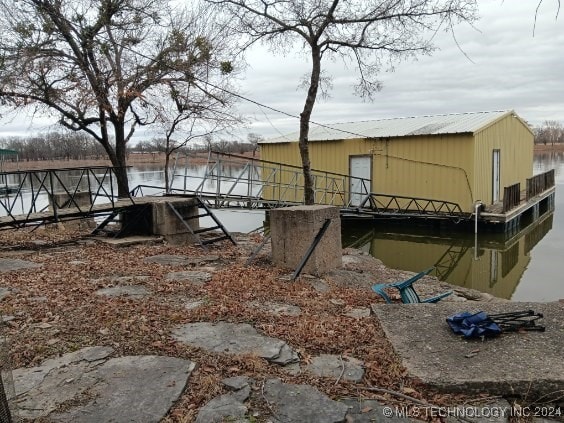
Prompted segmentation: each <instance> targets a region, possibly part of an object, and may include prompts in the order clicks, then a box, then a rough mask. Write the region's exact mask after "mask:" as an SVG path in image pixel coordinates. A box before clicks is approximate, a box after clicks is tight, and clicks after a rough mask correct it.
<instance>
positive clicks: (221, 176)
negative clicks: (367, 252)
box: [171, 152, 471, 222]
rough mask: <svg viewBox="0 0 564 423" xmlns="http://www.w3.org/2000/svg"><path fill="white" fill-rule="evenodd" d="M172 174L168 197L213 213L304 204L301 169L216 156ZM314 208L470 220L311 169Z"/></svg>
mask: <svg viewBox="0 0 564 423" xmlns="http://www.w3.org/2000/svg"><path fill="white" fill-rule="evenodd" d="M187 169H188V168H187V166H186V167H185V169H184V174H182V173H176V174H174V179H173V184H172V189H171V194H184V195H194V196H196V197H198V198H199V199H201V200H202V202H205V203H206V204H207V205H208V206H210V207H213V208H248V209H270V208H275V207H284V206H293V205H299V204H303V190H304V188H303V187H304V184H303V170H302V168H301V167H299V166H292V165H287V164H284V163H275V162H269V161H264V160H258V159H254V158H249V157H246V156H238V155H235V154H227V153H219V152H215V153H214V154H213V155H210V157H209V159H208V163H207V166H206V169H205V172H204V174H203V175H201V174H198V175H190V174H189V173H188V170H187ZM312 177H313V189H314V198H315V204H324V205H332V206H337V207H339V208H340V209H341V215H342V216H343V217H362V218H371V217H372V218H379V217H384V218H386V217H404V218H405V217H417V218H425V219H427V218H437V219H447V220H452V221H455V222H458V221H460V220H465V219H468V218H470V216H471V215H470V214H469V213H464V212H463V211H462V209H461V207H460V206H459V205H458V204H456V203H452V202H449V201H442V200H437V199H430V198H418V197H407V196H399V195H388V194H380V193H373V192H370V191H369V190H368V187H370V181H369V180H368V179H364V178H358V177H353V176H350V175H344V174H338V173H333V172H327V171H322V170H316V169H312Z"/></svg>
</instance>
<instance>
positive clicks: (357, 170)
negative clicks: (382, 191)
mask: <svg viewBox="0 0 564 423" xmlns="http://www.w3.org/2000/svg"><path fill="white" fill-rule="evenodd" d="M349 168H350V176H351V182H350V190H351V192H350V199H351V206H358V205H360V203H361V202H362V200H364V199H365V198H366V196H367V195H368V194H369V193H370V192H371V189H372V187H371V179H372V158H371V157H370V156H350V157H349ZM361 178H362V179H361Z"/></svg>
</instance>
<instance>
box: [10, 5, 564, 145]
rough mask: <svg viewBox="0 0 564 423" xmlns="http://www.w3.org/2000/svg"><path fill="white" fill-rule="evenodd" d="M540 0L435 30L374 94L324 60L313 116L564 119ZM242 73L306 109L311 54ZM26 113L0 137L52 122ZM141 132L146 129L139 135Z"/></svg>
mask: <svg viewBox="0 0 564 423" xmlns="http://www.w3.org/2000/svg"><path fill="white" fill-rule="evenodd" d="M537 4H538V2H537V0H520V1H515V0H505V1H501V0H480V1H479V5H480V16H481V18H480V20H479V21H478V22H477V23H476V24H475V28H472V27H470V26H468V25H465V26H459V27H457V28H456V37H457V41H458V44H459V45H460V48H461V49H462V50H463V51H464V53H465V54H466V55H467V56H469V59H468V58H466V57H465V56H464V54H463V53H462V52H461V51H460V48H459V47H457V45H456V43H455V41H454V40H453V39H452V37H451V36H449V35H448V34H440V35H439V36H438V37H437V43H436V44H437V47H439V48H440V50H439V51H436V52H435V53H433V54H432V55H431V56H429V57H420V58H419V59H418V60H417V61H409V62H404V63H401V64H399V65H397V66H396V68H395V70H394V71H393V72H383V73H382V74H381V75H380V80H381V81H382V82H383V85H384V87H383V89H382V91H381V92H379V93H377V94H376V96H375V101H374V102H372V103H369V102H368V103H367V102H363V101H362V100H361V99H360V98H358V97H355V96H354V95H353V88H352V86H353V85H354V82H355V80H354V77H353V76H352V72H351V71H350V70H349V69H347V67H346V66H345V65H344V64H343V63H340V62H337V63H331V62H325V63H324V68H325V69H326V70H327V71H328V74H329V75H331V76H332V77H333V89H332V91H331V93H330V94H331V97H330V98H329V99H326V100H321V99H319V100H318V102H317V103H316V105H315V109H314V112H313V116H312V120H314V121H317V122H320V123H324V124H330V123H334V122H348V121H357V120H369V119H379V118H391V117H406V116H421V115H431V114H439V113H461V112H471V111H491V110H507V109H513V110H515V111H516V112H517V113H518V114H519V115H520V116H521V117H523V118H524V119H525V120H527V121H529V122H530V123H531V124H533V125H540V124H541V123H542V122H543V121H545V120H560V121H563V122H564V11H562V13H561V14H562V16H560V17H559V18H558V19H556V13H557V8H556V6H557V4H558V0H544V1H543V3H542V5H541V7H540V10H539V15H538V18H537V23H536V30H535V33H534V36H533V25H534V21H535V19H534V18H535V9H536V7H537ZM247 62H248V69H247V70H246V73H245V74H244V79H243V80H242V81H241V82H240V87H241V89H242V94H243V95H245V96H246V97H249V98H251V99H253V100H255V101H258V102H260V103H263V104H266V105H269V106H271V107H274V108H276V109H280V110H283V111H285V112H288V113H291V114H293V115H299V113H300V111H301V109H302V107H303V102H304V99H305V91H304V90H303V89H298V88H297V87H298V85H299V81H300V79H301V78H302V76H303V75H304V74H305V73H306V72H308V63H307V61H306V59H304V57H303V56H301V55H298V54H294V53H290V54H288V55H286V56H276V55H274V54H273V53H271V52H269V51H267V50H266V49H265V48H263V47H260V46H259V47H257V48H255V49H254V50H253V51H251V52H250V53H249V54H248V56H247ZM239 108H240V111H241V112H242V113H243V114H245V115H246V116H247V117H248V118H249V119H250V120H251V122H252V123H251V124H250V125H249V127H248V128H245V129H243V130H241V131H239V132H238V134H237V136H238V138H240V139H246V134H247V133H248V132H255V133H259V134H261V135H263V136H265V137H267V138H268V137H274V136H278V135H280V134H286V133H288V132H294V131H297V129H298V121H297V119H292V118H288V117H285V116H283V115H280V114H277V113H274V112H272V111H269V110H266V109H263V108H259V107H257V106H254V105H251V104H249V103H245V102H243V101H242V102H240V103H239ZM30 122H31V120H30V119H29V118H28V117H25V116H20V117H18V118H15V119H12V120H10V121H7V120H6V119H2V120H0V136H5V135H13V134H15V133H19V134H21V133H22V132H29V131H37V130H43V131H45V130H48V129H49V126H48V125H46V123H45V121H44V120H41V119H35V120H34V121H33V122H34V123H33V124H30ZM138 139H139V138H138Z"/></svg>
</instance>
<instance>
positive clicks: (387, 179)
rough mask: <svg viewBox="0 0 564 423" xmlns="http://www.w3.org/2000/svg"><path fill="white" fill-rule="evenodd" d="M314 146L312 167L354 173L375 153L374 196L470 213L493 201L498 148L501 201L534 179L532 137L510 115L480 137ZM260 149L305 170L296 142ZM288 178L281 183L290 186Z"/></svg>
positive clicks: (356, 141)
mask: <svg viewBox="0 0 564 423" xmlns="http://www.w3.org/2000/svg"><path fill="white" fill-rule="evenodd" d="M309 145H310V157H311V165H312V168H313V169H318V170H324V171H327V172H333V173H340V174H345V175H349V174H350V173H351V172H350V169H349V158H350V156H355V155H371V156H372V191H373V192H376V193H379V194H389V195H398V196H406V197H419V198H430V199H434V200H442V201H451V202H453V203H456V204H458V205H460V207H461V208H462V210H463V211H465V212H472V211H473V205H474V202H475V201H477V200H482V201H483V202H484V203H486V204H489V203H491V199H492V151H493V150H494V149H499V150H500V152H501V184H500V185H501V187H500V198H501V197H502V196H503V187H506V186H509V185H512V184H514V183H516V182H520V183H521V189H525V180H526V178H529V177H530V176H531V175H532V163H533V150H532V146H533V135H532V134H531V132H530V131H529V130H528V128H526V127H525V126H524V124H523V123H522V122H521V121H520V120H519V119H517V118H514V117H513V116H511V115H508V116H507V117H505V118H503V119H501V120H499V121H497V122H495V123H494V124H492V125H490V126H489V127H488V128H486V129H484V130H483V131H481V132H479V133H478V134H476V135H475V136H473V135H472V134H453V135H433V136H416V137H400V138H390V139H387V140H382V139H379V140H370V139H352V140H340V141H317V142H315V141H314V142H310V144H309ZM261 148H262V150H261V158H262V159H263V160H270V161H273V162H279V163H286V164H291V165H295V166H301V159H300V154H299V149H298V143H296V142H292V143H282V144H263V145H262V146H261ZM288 178H289V177H282V179H281V180H283V181H285V182H288ZM269 192H270V191H268V190H265V193H269ZM271 194H272V193H271ZM298 194H299V195H303V193H302V192H300V193H298ZM299 195H298V196H299ZM296 200H297V201H302V199H301V198H297V197H296Z"/></svg>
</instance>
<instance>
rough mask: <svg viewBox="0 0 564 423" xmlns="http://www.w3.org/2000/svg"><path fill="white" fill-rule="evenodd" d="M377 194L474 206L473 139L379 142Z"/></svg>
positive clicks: (451, 136) (449, 138)
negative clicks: (472, 183)
mask: <svg viewBox="0 0 564 423" xmlns="http://www.w3.org/2000/svg"><path fill="white" fill-rule="evenodd" d="M373 155H374V172H373V173H374V176H373V183H372V184H373V191H375V192H378V193H382V194H393V195H403V196H407V197H420V198H430V199H435V200H444V201H451V202H454V203H457V204H459V205H460V207H461V208H462V209H463V210H468V209H469V208H470V207H471V204H472V186H471V181H472V177H473V175H472V173H471V172H472V138H471V137H470V136H463V135H458V136H456V135H445V136H422V137H404V138H394V139H390V140H389V141H378V142H377V147H376V148H375V150H374V152H373Z"/></svg>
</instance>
